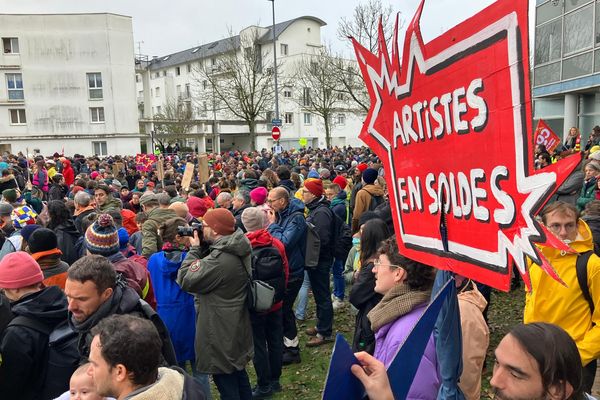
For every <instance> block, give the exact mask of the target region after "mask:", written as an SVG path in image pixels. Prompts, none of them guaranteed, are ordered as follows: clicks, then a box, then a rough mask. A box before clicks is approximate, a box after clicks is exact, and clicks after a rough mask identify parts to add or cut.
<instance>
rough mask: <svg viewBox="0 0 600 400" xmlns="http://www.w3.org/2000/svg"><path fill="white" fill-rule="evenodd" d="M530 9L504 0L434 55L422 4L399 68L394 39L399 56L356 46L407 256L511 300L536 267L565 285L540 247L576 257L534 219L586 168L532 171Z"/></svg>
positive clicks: (372, 130) (445, 38)
mask: <svg viewBox="0 0 600 400" xmlns="http://www.w3.org/2000/svg"><path fill="white" fill-rule="evenodd" d="M527 8H528V6H527V1H512V0H499V1H497V2H495V3H493V4H492V5H491V6H489V7H488V8H486V9H484V10H483V11H481V12H480V13H478V14H477V15H475V16H473V17H472V18H469V19H468V20H466V21H464V22H463V23H461V24H460V25H458V26H456V27H454V28H452V29H451V30H449V31H448V32H446V33H445V34H443V35H442V36H440V37H438V38H436V39H434V40H432V41H431V42H430V43H427V44H426V45H425V44H424V43H423V40H422V37H421V33H420V28H419V19H420V16H421V13H422V10H423V3H421V5H420V6H419V8H418V10H417V12H416V15H415V16H414V18H413V20H412V21H411V23H410V24H409V26H408V29H407V32H406V38H405V41H404V50H403V54H402V65H401V64H400V54H399V51H398V40H397V37H398V32H397V29H396V32H395V37H394V39H393V49H392V53H391V56H390V54H389V53H388V51H387V48H386V45H385V41H384V40H382V38H383V35H382V34H380V39H379V51H378V55H374V54H372V53H370V52H369V51H368V50H367V49H365V48H364V47H362V46H361V45H360V44H359V43H358V42H356V41H354V46H355V50H356V54H357V59H358V63H359V66H360V68H361V71H362V74H363V76H364V79H365V82H366V85H367V89H368V91H369V95H370V97H371V109H370V111H369V114H368V116H367V118H366V121H365V124H364V126H363V129H362V131H361V134H360V138H361V139H362V140H363V141H365V142H366V143H367V145H369V146H370V147H371V148H372V149H374V151H375V152H376V153H377V154H378V156H379V158H380V159H381V160H382V161H383V163H384V165H385V169H386V179H387V184H388V187H389V192H390V198H391V205H392V211H393V216H394V223H395V228H396V237H397V240H398V244H399V247H400V251H401V252H402V253H403V254H404V255H406V256H407V257H410V258H412V259H415V260H418V261H420V262H423V263H425V264H428V265H432V266H434V267H437V268H441V269H446V270H451V271H454V272H457V273H459V274H461V275H464V276H467V277H469V278H473V279H476V280H477V281H480V282H482V283H486V284H488V285H491V286H493V287H496V288H498V289H503V290H508V288H509V283H510V276H511V268H512V266H513V262H514V263H515V264H516V266H517V267H518V269H519V271H520V272H521V274H523V276H524V279H525V281H526V283H527V284H528V283H529V280H528V275H527V258H528V257H529V258H531V259H532V260H533V261H534V262H535V263H537V264H539V265H540V266H542V268H544V269H545V270H546V271H547V272H548V273H550V274H552V275H553V276H555V277H556V274H555V272H554V270H553V268H552V267H551V266H550V265H549V263H548V262H547V261H546V260H545V259H544V258H543V256H542V255H541V253H540V252H539V251H538V250H537V249H536V247H535V245H534V243H535V242H538V243H549V244H550V245H553V246H557V247H559V248H561V249H565V250H569V249H568V247H567V246H566V245H564V244H562V243H561V242H559V241H558V240H557V239H556V238H555V237H554V236H552V235H550V234H549V233H548V231H547V230H546V229H545V228H544V227H543V226H542V225H540V224H539V223H538V222H537V221H536V220H535V219H534V217H533V216H534V215H535V214H536V213H537V212H539V210H540V209H541V207H542V206H543V205H544V203H545V202H546V201H547V199H548V198H549V196H550V195H551V194H552V193H553V192H554V191H555V189H556V188H557V187H558V186H559V185H560V184H561V183H562V181H563V180H564V179H565V178H566V176H567V175H568V174H569V173H570V171H571V170H572V169H573V168H574V167H575V166H576V164H577V163H578V162H579V157H578V156H575V157H569V158H567V159H565V160H564V161H563V162H561V163H558V165H557V164H553V165H552V166H550V167H548V168H546V169H544V170H542V171H539V172H535V171H534V169H533V162H532V154H531V153H533V151H532V149H531V147H529V146H531V143H532V137H531V132H532V129H531V96H530V91H529V87H530V86H529V65H528V55H529V53H528V51H529V50H528V23H527V21H528V19H527V17H528V16H527V12H528V10H527ZM396 26H397V25H396ZM556 278H557V279H558V277H556Z"/></svg>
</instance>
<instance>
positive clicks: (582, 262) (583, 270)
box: [575, 250, 595, 314]
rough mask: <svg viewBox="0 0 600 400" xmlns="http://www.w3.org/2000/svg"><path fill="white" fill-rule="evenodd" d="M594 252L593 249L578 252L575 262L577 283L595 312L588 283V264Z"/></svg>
mask: <svg viewBox="0 0 600 400" xmlns="http://www.w3.org/2000/svg"><path fill="white" fill-rule="evenodd" d="M592 254H594V252H593V251H592V250H590V251H586V252H585V253H581V254H578V255H577V261H576V262H575V271H576V272H577V283H579V287H580V288H581V292H582V293H583V298H584V299H585V300H586V301H587V302H588V304H589V306H590V312H591V313H592V314H594V309H595V307H594V300H592V296H591V294H590V288H589V287H588V284H587V264H588V261H589V259H590V257H591V256H592Z"/></svg>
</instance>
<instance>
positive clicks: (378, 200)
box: [367, 192, 383, 211]
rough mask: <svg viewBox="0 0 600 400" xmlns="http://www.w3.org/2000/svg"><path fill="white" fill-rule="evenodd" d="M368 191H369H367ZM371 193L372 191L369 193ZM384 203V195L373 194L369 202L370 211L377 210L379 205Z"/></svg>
mask: <svg viewBox="0 0 600 400" xmlns="http://www.w3.org/2000/svg"><path fill="white" fill-rule="evenodd" d="M367 193H368V192H367ZM369 194H371V193H369ZM382 203H383V196H375V195H373V194H371V202H370V203H369V211H375V209H376V208H377V207H379V205H381V204H382Z"/></svg>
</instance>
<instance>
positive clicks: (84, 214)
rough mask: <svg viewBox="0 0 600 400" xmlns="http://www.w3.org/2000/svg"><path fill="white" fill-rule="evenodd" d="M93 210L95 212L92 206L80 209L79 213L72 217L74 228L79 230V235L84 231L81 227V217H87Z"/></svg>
mask: <svg viewBox="0 0 600 400" xmlns="http://www.w3.org/2000/svg"><path fill="white" fill-rule="evenodd" d="M94 212H96V210H95V209H94V208H93V207H90V209H89V210H85V211H82V212H81V213H80V214H77V216H76V217H74V224H75V229H77V232H79V233H80V234H81V235H83V234H84V233H85V232H83V231H82V229H81V222H82V221H83V219H84V218H85V217H87V216H88V215H90V214H91V213H94Z"/></svg>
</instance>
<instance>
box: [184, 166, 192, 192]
mask: <svg viewBox="0 0 600 400" xmlns="http://www.w3.org/2000/svg"><path fill="white" fill-rule="evenodd" d="M193 177H194V164H192V163H190V162H189V163H187V164H185V171H183V178H182V179H181V187H182V188H184V189H185V190H188V189H189V188H190V184H191V183H192V178H193Z"/></svg>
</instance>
